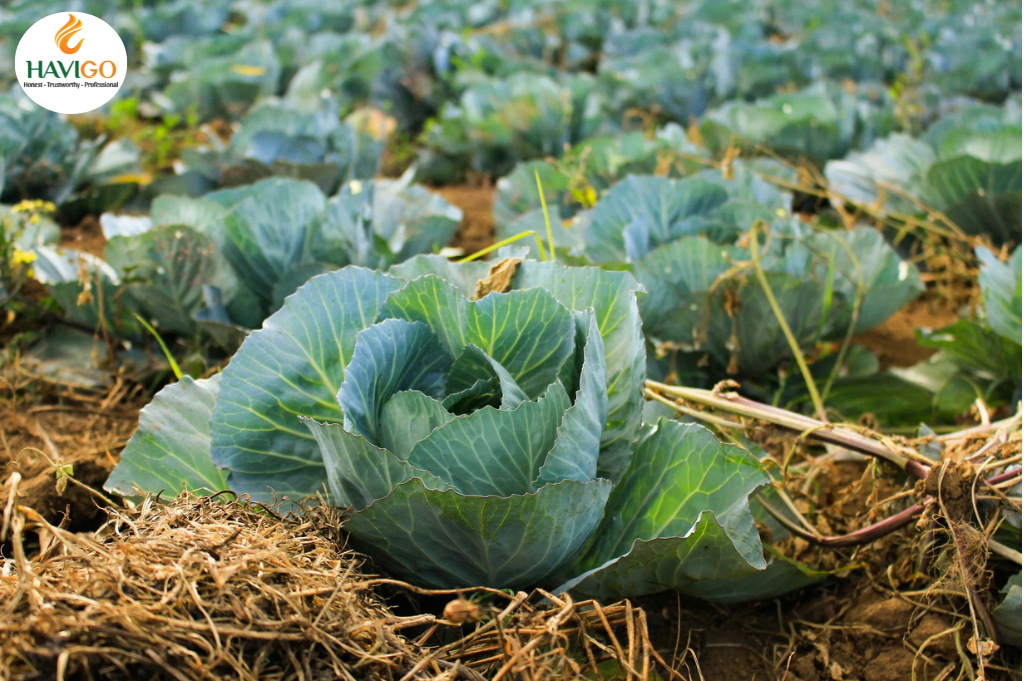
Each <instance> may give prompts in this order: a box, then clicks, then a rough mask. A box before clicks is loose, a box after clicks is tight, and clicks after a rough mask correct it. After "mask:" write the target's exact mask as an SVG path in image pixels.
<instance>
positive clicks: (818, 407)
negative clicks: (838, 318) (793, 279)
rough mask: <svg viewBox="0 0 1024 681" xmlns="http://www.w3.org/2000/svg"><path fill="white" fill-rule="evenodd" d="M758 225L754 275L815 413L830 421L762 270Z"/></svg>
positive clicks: (752, 252) (752, 246) (752, 245)
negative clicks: (783, 337) (791, 353)
mask: <svg viewBox="0 0 1024 681" xmlns="http://www.w3.org/2000/svg"><path fill="white" fill-rule="evenodd" d="M757 232H758V230H757V225H756V224H755V225H754V227H753V228H752V229H751V239H750V256H751V259H752V261H753V266H754V275H755V276H756V277H757V282H758V283H759V284H760V285H761V289H762V290H763V291H764V296H765V298H766V299H767V300H768V306H769V307H771V309H772V314H774V315H775V319H776V320H777V321H778V322H779V326H780V327H781V328H782V333H783V334H784V335H785V336H786V342H788V343H789V349H790V350H792V351H793V358H794V359H796V363H797V366H798V367H800V373H801V374H802V375H803V377H804V383H806V384H807V392H808V393H809V394H810V396H811V403H812V404H813V405H814V413H816V414H817V415H818V418H820V419H821V420H822V421H828V417H827V416H826V414H825V403H824V402H822V401H821V395H820V394H818V386H817V385H815V383H814V377H813V376H812V375H811V370H810V368H809V367H808V366H807V361H806V360H805V359H804V353H803V352H802V351H801V350H800V344H799V343H797V340H796V336H794V335H793V331H792V329H790V328H789V323H787V322H786V317H785V315H783V314H782V308H780V307H779V302H778V301H777V300H775V294H774V293H772V287H771V286H770V285H769V284H768V277H766V276H765V275H764V270H763V269H761V256H760V254H759V253H758V245H757Z"/></svg>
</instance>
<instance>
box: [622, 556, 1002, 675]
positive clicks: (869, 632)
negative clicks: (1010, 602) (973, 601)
mask: <svg viewBox="0 0 1024 681" xmlns="http://www.w3.org/2000/svg"><path fill="white" fill-rule="evenodd" d="M677 600H678V601H679V605H678V606H677ZM640 605H642V606H643V607H644V608H645V609H646V610H647V620H648V623H649V626H650V627H651V635H652V637H653V638H654V642H655V647H656V649H658V651H659V652H660V653H661V654H662V656H664V657H667V658H668V659H675V661H676V669H677V670H679V671H680V672H681V673H682V674H683V676H684V678H689V679H698V678H703V679H707V681H713V680H715V681H717V680H720V679H721V680H727V679H751V680H755V679H756V680H758V681H762V680H763V681H769V680H772V681H774V680H783V679H784V680H785V681H819V680H820V681H837V680H840V681H843V680H846V681H853V680H855V679H864V680H865V681H902V680H903V679H909V678H911V677H912V673H915V672H916V674H917V678H919V679H931V678H934V677H935V675H936V674H937V673H938V672H939V671H940V670H941V669H942V668H944V667H946V666H947V665H949V664H950V663H957V662H958V660H959V657H958V654H957V650H956V643H955V640H954V638H953V636H954V635H953V634H946V635H940V636H937V637H935V638H934V639H932V640H931V641H929V642H928V643H927V645H926V646H925V647H924V649H923V651H922V654H917V650H918V649H919V648H920V647H921V646H922V645H924V644H925V642H926V640H927V639H928V638H929V637H931V636H932V635H933V634H941V632H943V631H945V630H946V629H949V628H951V627H952V626H953V625H952V623H951V621H950V620H949V619H948V618H946V617H945V616H943V615H938V614H927V613H922V612H918V609H917V608H916V607H915V606H914V605H913V604H912V603H911V602H909V601H908V600H904V599H902V598H899V597H894V596H892V595H891V594H887V593H882V592H880V591H876V590H874V589H872V588H871V587H870V586H869V585H868V581H867V579H866V577H864V576H863V575H860V576H857V577H854V578H850V579H845V580H842V581H840V582H838V583H836V584H832V585H826V586H820V587H811V588H809V589H806V590H804V591H803V592H801V593H799V594H794V595H790V596H788V597H786V598H784V599H780V600H779V601H776V602H770V603H759V604H745V605H729V606H714V605H707V604H702V603H700V602H698V601H694V600H688V599H677V598H676V596H675V594H660V595H658V596H653V597H649V598H646V599H641V601H640ZM960 636H961V645H962V646H963V645H966V640H967V638H968V634H966V632H964V631H961V632H960ZM677 642H678V643H677ZM915 658H916V659H915ZM989 678H1011V677H1010V676H1008V675H1004V676H1000V675H999V673H998V672H996V673H995V674H993V675H992V676H991V677H989Z"/></svg>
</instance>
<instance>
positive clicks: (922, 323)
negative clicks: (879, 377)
mask: <svg viewBox="0 0 1024 681" xmlns="http://www.w3.org/2000/svg"><path fill="white" fill-rule="evenodd" d="M958 318H959V316H958V315H957V311H956V309H955V308H954V307H953V304H952V303H950V302H949V301H945V300H939V299H937V298H936V297H935V296H932V295H930V294H929V293H928V292H926V293H924V294H922V295H921V296H920V297H919V298H917V299H916V300H913V301H911V303H910V304H909V305H907V306H906V307H904V308H903V309H902V310H900V311H899V312H897V313H896V314H894V315H893V316H892V317H890V318H889V319H887V320H886V321H885V322H884V323H883V324H881V325H880V326H878V327H876V328H874V329H872V330H870V331H868V332H867V333H862V334H860V335H859V336H855V337H854V338H853V342H854V343H855V344H857V345H860V346H863V347H865V348H867V349H868V350H870V351H871V352H873V353H874V355H875V356H876V357H877V358H878V362H879V364H880V366H881V368H882V369H887V368H889V367H909V366H913V365H914V364H917V363H918V362H920V361H922V360H925V359H928V358H929V357H931V356H932V355H933V354H934V353H935V350H933V349H931V348H925V347H922V346H920V345H918V344H917V330H918V329H921V328H927V329H940V328H942V327H943V326H947V325H949V324H952V323H953V322H955V321H956V320H957V319H958Z"/></svg>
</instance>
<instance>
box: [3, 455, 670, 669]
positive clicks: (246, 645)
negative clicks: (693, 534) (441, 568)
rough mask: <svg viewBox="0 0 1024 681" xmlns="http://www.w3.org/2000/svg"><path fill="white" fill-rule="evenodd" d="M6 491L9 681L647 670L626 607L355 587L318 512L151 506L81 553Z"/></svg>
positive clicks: (209, 502) (332, 516)
mask: <svg viewBox="0 0 1024 681" xmlns="http://www.w3.org/2000/svg"><path fill="white" fill-rule="evenodd" d="M15 475H16V474H15ZM17 482H18V481H17V480H12V481H11V484H10V488H11V495H10V496H9V498H8V500H7V501H8V503H7V507H6V509H5V512H4V523H3V528H2V533H3V534H2V535H0V539H3V536H4V535H5V536H6V539H7V541H8V546H9V548H10V549H11V550H12V551H13V555H14V558H13V559H12V560H8V561H6V562H5V563H4V565H3V573H2V577H0V651H2V652H0V679H2V680H3V681H14V680H18V681H23V680H29V679H61V680H63V679H174V680H175V681H182V680H186V679H187V680H191V679H209V680H216V679H239V680H243V681H247V680H249V679H253V680H255V679H274V680H278V679H280V680H286V679H287V680H293V679H294V680H296V681H298V680H301V681H313V680H316V679H346V680H356V679H395V680H402V681H415V680H422V679H434V680H438V681H440V680H441V679H446V680H449V681H455V680H457V679H467V680H471V681H480V680H481V679H484V678H494V679H536V680H542V679H576V678H581V677H582V676H583V675H584V674H586V673H587V670H588V669H593V668H596V667H597V666H598V665H599V664H602V662H604V663H605V664H606V665H607V664H608V663H607V662H606V661H608V660H611V661H612V662H611V663H610V664H611V665H612V667H613V668H615V669H617V670H619V671H618V672H617V673H616V676H617V678H627V679H637V680H638V681H639V680H641V679H647V678H649V677H650V674H651V670H652V668H653V666H654V665H655V663H656V662H657V660H658V656H657V653H655V652H653V649H652V647H651V645H650V643H649V639H648V636H647V628H646V620H645V615H644V613H643V612H642V611H640V610H639V609H636V608H633V607H632V606H631V605H630V604H629V603H625V602H624V603H619V604H616V605H612V606H607V607H603V608H602V607H601V606H600V605H598V604H597V603H593V602H586V603H574V602H573V601H571V600H570V599H568V598H567V597H561V598H556V597H554V596H551V595H550V594H545V593H543V592H537V593H535V594H531V595H528V594H526V593H519V594H514V595H513V594H507V593H504V592H498V591H493V590H477V591H475V592H474V591H472V590H470V591H464V592H424V591H423V590H420V589H415V588H413V587H410V586H409V585H405V584H403V583H400V582H396V581H395V580H387V579H378V578H374V577H373V576H371V575H367V574H365V573H364V572H363V571H362V559H361V558H360V557H359V556H358V555H357V554H355V553H353V552H351V551H348V550H346V549H345V539H344V536H343V533H342V531H341V529H340V527H341V525H342V520H343V517H342V514H341V513H340V512H339V511H338V510H337V509H335V508H332V507H330V506H327V505H324V504H320V505H317V506H311V507H310V508H307V509H306V510H304V511H303V512H302V513H301V515H297V516H291V517H287V518H281V517H278V516H277V515H275V514H273V513H271V512H269V511H268V510H266V509H263V508H262V507H260V506H258V505H253V504H248V503H244V502H239V501H234V500H227V501H225V500H224V499H223V498H221V499H208V498H195V497H189V496H186V495H183V496H181V497H179V498H177V499H175V500H173V501H172V502H171V503H167V504H161V503H156V502H154V501H153V500H150V499H147V500H146V501H144V502H143V503H142V504H141V505H140V506H139V507H138V508H137V509H135V510H132V511H121V510H111V509H108V510H107V513H108V514H109V519H108V521H107V522H106V524H105V525H104V526H103V527H101V528H100V529H99V530H98V531H96V532H95V533H92V534H88V535H86V534H76V533H72V532H68V531H67V530H65V529H63V528H61V527H57V526H54V525H52V524H50V523H49V522H47V521H46V520H45V519H44V518H43V517H41V516H40V515H39V514H38V513H36V512H35V511H33V510H32V509H30V508H27V507H25V506H19V505H17V503H16V494H17V486H18V485H17ZM32 533H35V534H36V535H38V537H39V551H38V554H37V555H35V556H33V557H32V558H31V559H30V558H29V557H28V556H27V553H26V544H27V543H29V541H28V539H29V538H31V536H32ZM395 586H397V587H398V588H400V589H407V590H408V591H410V592H412V593H421V594H435V595H436V594H440V593H449V594H451V595H452V596H454V597H455V598H454V600H452V602H451V603H449V607H448V608H446V609H445V617H449V618H450V619H444V617H435V616H434V615H431V614H420V615H413V616H410V617H399V616H396V615H395V614H394V612H393V611H392V610H391V608H390V607H389V606H388V605H387V604H386V603H385V602H384V600H383V597H382V596H381V593H382V591H383V590H385V589H392V590H393V589H394V588H395ZM495 603H497V604H498V605H494V604H495ZM623 629H624V630H625V631H622V630H623ZM410 636H415V638H410ZM441 640H444V641H447V642H448V643H447V644H446V645H441V644H440V643H438V642H439V641H441ZM431 644H433V645H431ZM604 668H606V667H604Z"/></svg>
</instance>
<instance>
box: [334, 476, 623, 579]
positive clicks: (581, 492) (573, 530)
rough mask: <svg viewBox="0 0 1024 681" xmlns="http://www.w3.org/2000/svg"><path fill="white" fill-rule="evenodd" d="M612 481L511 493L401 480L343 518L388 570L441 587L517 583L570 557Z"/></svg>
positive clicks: (357, 541) (541, 574) (566, 483)
mask: <svg viewBox="0 0 1024 681" xmlns="http://www.w3.org/2000/svg"><path fill="white" fill-rule="evenodd" d="M611 486H612V485H611V483H610V482H608V481H607V480H591V481H589V482H578V481H576V480H566V481H564V482H560V483H557V484H553V485H547V486H545V487H542V488H541V489H539V490H537V491H536V492H533V493H530V494H522V495H515V496H511V497H493V496H490V497H486V496H485V497H481V496H463V495H460V494H458V493H457V492H455V491H454V490H447V491H439V490H432V489H429V488H428V487H427V486H425V485H424V483H423V482H421V481H420V480H419V479H418V478H413V479H412V480H410V481H408V482H405V483H402V484H400V485H398V486H397V487H395V489H394V491H392V492H391V494H390V495H389V496H387V497H385V498H384V499H380V500H378V501H375V502H374V503H373V504H371V505H370V506H368V507H366V508H365V509H363V510H362V511H360V512H359V513H356V514H354V515H353V516H352V518H351V520H349V522H348V525H347V528H348V531H349V532H350V533H351V534H352V537H353V540H354V544H355V545H356V546H357V547H359V548H360V550H363V551H366V552H367V553H369V555H370V556H372V557H373V558H374V559H375V560H377V561H379V562H380V563H381V564H382V565H383V566H385V567H387V568H388V570H389V571H390V572H392V573H393V574H395V575H398V576H399V577H401V578H404V579H410V580H413V581H415V582H417V583H419V584H427V585H431V586H435V587H441V588H447V587H454V586H465V585H468V584H473V585H486V586H493V587H496V588H513V589H516V588H522V587H527V586H530V585H533V584H537V583H541V582H544V581H545V579H546V578H547V577H548V576H549V575H551V574H552V573H553V572H555V571H556V570H558V569H559V568H561V567H563V566H564V565H565V564H566V563H568V562H570V561H571V560H573V558H575V557H576V555H577V554H578V553H579V551H580V550H581V549H582V548H583V546H584V544H585V543H586V542H587V540H588V539H589V538H590V536H591V534H592V533H593V532H594V529H595V528H596V527H597V525H598V523H599V522H600V520H601V509H602V508H603V507H604V505H605V502H606V500H607V499H608V494H609V492H610V491H611Z"/></svg>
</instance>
